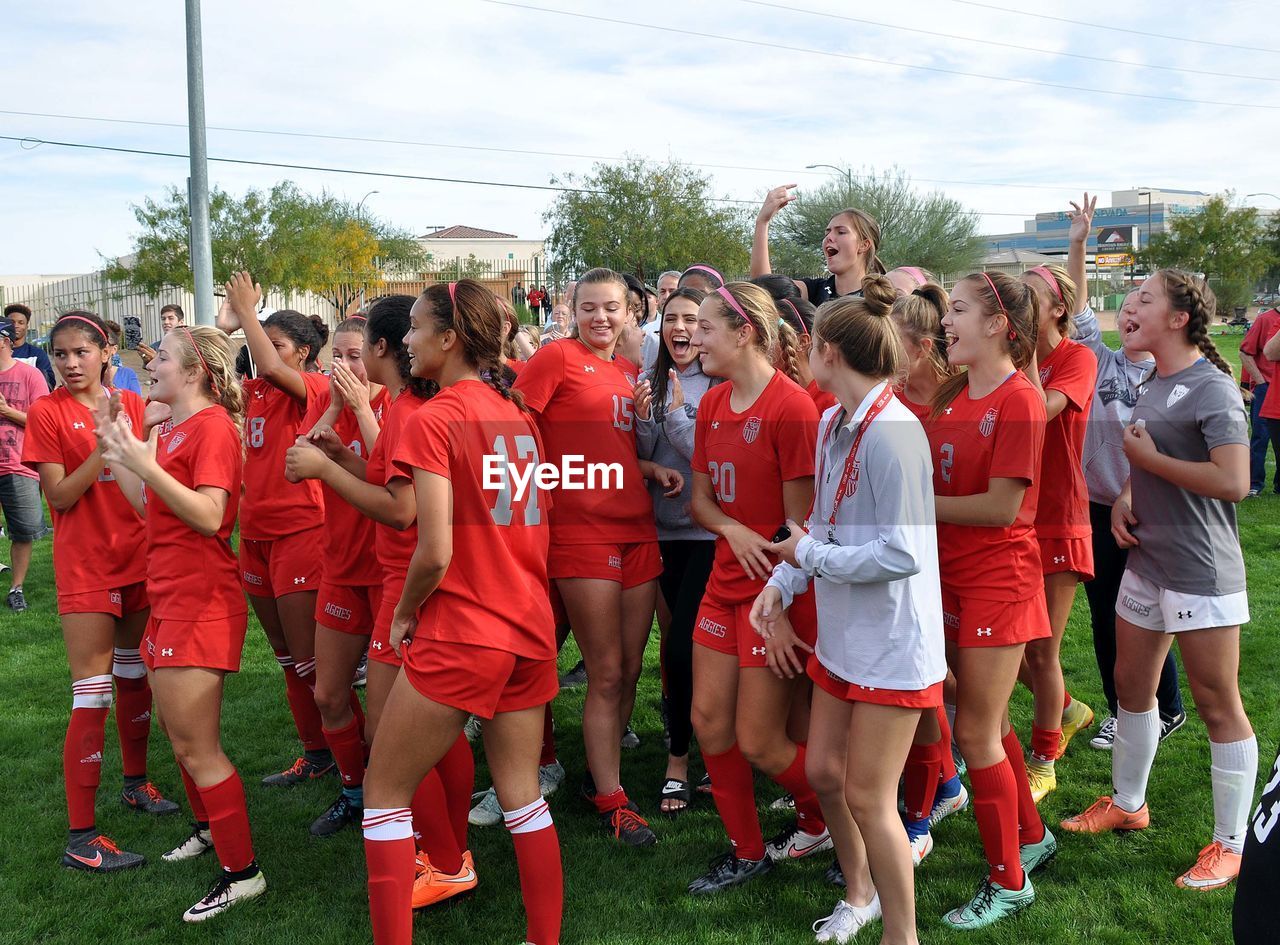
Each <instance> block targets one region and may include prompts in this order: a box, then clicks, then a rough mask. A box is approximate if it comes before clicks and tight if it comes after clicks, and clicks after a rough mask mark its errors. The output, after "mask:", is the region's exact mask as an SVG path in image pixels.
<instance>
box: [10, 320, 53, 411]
mask: <svg viewBox="0 0 1280 945" xmlns="http://www.w3.org/2000/svg"><path fill="white" fill-rule="evenodd" d="M4 320H5V321H7V322H12V323H13V337H12V341H13V357H14V358H15V359H17V360H18V361H21V362H22V363H23V364H29V365H31V366H32V367H33V368H35V369H36V370H37V371H39V372H40V373H41V374H43V375H44V382H45V384H46V385H47V386H48V388H49V390H53V388H54V387H56V386H57V383H58V382H57V380H56V379H55V378H54V376H53V364H52V362H50V361H49V355H48V354H47V353H46V352H45V350H44V349H43V348H40V347H38V346H36V345H33V344H30V343H28V342H27V329H28V328H30V327H31V309H29V308H27V307H26V306H25V305H23V304H22V303H21V302H14V303H13V304H11V305H6V306H5V307H4Z"/></svg>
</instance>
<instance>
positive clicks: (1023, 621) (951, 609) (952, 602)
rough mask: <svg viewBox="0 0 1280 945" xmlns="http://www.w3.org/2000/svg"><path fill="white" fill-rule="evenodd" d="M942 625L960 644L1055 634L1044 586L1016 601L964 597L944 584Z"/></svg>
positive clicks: (951, 639) (1007, 641)
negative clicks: (1029, 595) (1033, 594)
mask: <svg viewBox="0 0 1280 945" xmlns="http://www.w3.org/2000/svg"><path fill="white" fill-rule="evenodd" d="M942 629H943V632H944V634H945V635H946V638H947V640H948V642H952V643H955V644H956V645H957V646H1015V645H1017V644H1019V643H1030V642H1031V641H1032V640H1041V639H1044V638H1045V637H1048V636H1052V634H1053V629H1052V627H1051V626H1050V625H1049V606H1048V604H1046V603H1045V599H1044V588H1043V587H1042V588H1041V589H1040V590H1038V591H1036V595H1035V596H1034V597H1031V598H1028V599H1027V600H1023V601H1017V602H1016V603H1010V602H1009V601H1003V600H978V599H977V598H975V597H961V596H960V595H958V594H956V593H954V592H953V591H949V590H947V589H946V588H945V587H944V588H943V589H942Z"/></svg>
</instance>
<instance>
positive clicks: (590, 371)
mask: <svg viewBox="0 0 1280 945" xmlns="http://www.w3.org/2000/svg"><path fill="white" fill-rule="evenodd" d="M582 370H584V371H586V372H587V373H588V374H594V373H596V369H595V368H594V367H592V366H591V365H590V364H584V365H582Z"/></svg>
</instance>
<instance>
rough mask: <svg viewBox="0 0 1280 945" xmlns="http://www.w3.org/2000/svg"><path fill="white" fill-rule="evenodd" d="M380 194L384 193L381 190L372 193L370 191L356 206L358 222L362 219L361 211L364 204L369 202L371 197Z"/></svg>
mask: <svg viewBox="0 0 1280 945" xmlns="http://www.w3.org/2000/svg"><path fill="white" fill-rule="evenodd" d="M380 193H382V191H380V190H371V191H369V192H368V193H367V194H365V195H364V196H363V197H361V198H360V202H359V203H358V204H356V219H357V220H359V219H360V218H361V217H360V213H361V211H362V210H363V209H364V202H365V201H366V200H368V199H369V198H370V197H372V196H373V195H374V194H380Z"/></svg>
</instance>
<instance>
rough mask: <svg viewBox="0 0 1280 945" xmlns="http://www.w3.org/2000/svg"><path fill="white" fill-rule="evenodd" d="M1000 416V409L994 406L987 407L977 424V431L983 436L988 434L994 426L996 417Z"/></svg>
mask: <svg viewBox="0 0 1280 945" xmlns="http://www.w3.org/2000/svg"><path fill="white" fill-rule="evenodd" d="M998 416H1000V411H998V410H996V408H995V407H988V408H987V412H986V413H984V414H983V415H982V421H981V422H980V423H979V424H978V432H979V433H981V434H982V435H983V436H990V435H991V431H993V430H994V429H995V428H996V417H998Z"/></svg>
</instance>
